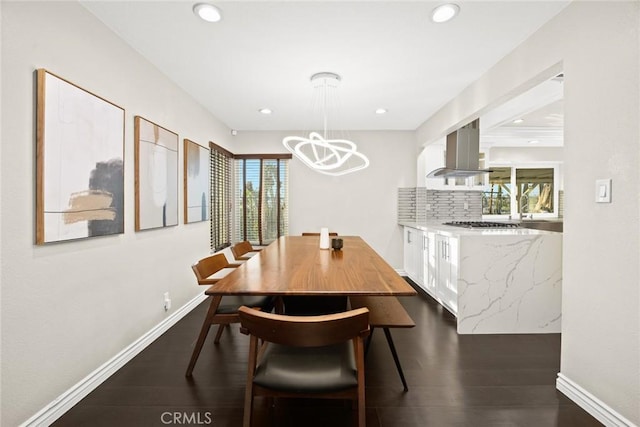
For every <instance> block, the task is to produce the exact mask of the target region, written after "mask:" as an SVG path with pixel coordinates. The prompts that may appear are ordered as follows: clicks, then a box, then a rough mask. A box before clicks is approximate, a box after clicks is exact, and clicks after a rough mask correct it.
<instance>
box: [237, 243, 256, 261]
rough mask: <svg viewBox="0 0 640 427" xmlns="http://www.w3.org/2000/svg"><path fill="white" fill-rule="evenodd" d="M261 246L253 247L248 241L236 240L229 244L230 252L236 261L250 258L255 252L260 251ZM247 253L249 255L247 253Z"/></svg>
mask: <svg viewBox="0 0 640 427" xmlns="http://www.w3.org/2000/svg"><path fill="white" fill-rule="evenodd" d="M261 250H262V248H254V247H253V246H252V245H251V243H249V241H247V240H245V241H244V242H238V243H236V244H235V245H233V246H231V253H232V254H233V257H234V258H235V259H236V261H246V260H248V259H251V257H252V256H253V255H255V253H256V252H260V251H261ZM247 254H249V255H247Z"/></svg>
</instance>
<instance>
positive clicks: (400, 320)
mask: <svg viewBox="0 0 640 427" xmlns="http://www.w3.org/2000/svg"><path fill="white" fill-rule="evenodd" d="M349 303H350V304H351V308H352V309H355V308H361V307H366V308H368V309H369V327H370V329H371V334H370V335H369V337H368V338H367V343H366V346H365V355H366V354H367V352H368V351H369V345H370V344H371V339H372V338H373V331H374V330H375V328H382V329H383V330H384V335H385V337H386V338H387V344H389V349H390V350H391V355H392V356H393V360H394V362H395V363H396V369H397V370H398V374H399V375H400V380H401V381H402V385H403V386H404V391H409V387H407V381H406V380H405V378H404V373H403V372H402V366H401V365H400V360H399V359H398V353H397V352H396V347H395V345H394V344H393V339H392V338H391V332H390V331H389V328H413V327H414V326H416V324H415V322H414V321H413V319H411V317H410V316H409V314H408V313H407V311H406V310H405V309H404V307H403V306H402V304H400V301H398V298H396V297H392V296H355V297H353V296H352V297H349Z"/></svg>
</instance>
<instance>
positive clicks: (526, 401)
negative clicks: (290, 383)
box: [54, 295, 601, 427]
mask: <svg viewBox="0 0 640 427" xmlns="http://www.w3.org/2000/svg"><path fill="white" fill-rule="evenodd" d="M400 300H401V302H402V303H403V305H404V306H405V308H406V309H407V311H408V312H409V314H410V315H411V316H412V317H413V319H414V320H415V322H416V324H417V326H416V327H415V328H413V329H395V330H392V335H393V338H394V341H395V344H396V348H397V350H398V353H399V357H400V360H401V362H402V366H403V368H404V373H405V376H406V377H407V382H408V384H409V391H408V392H407V393H405V392H403V389H402V384H401V382H400V378H399V377H398V374H397V372H396V370H395V366H394V364H393V359H392V357H391V353H390V351H389V348H388V347H387V343H386V342H385V339H384V334H383V333H382V331H376V333H375V336H374V338H373V342H372V345H371V348H370V351H369V354H368V356H367V372H366V407H367V411H366V412H367V426H371V427H401V426H402V427H411V426H416V427H418V426H420V427H424V426H437V427H447V426H473V427H481V426H491V427H494V426H531V427H539V426H567V427H568V426H576V427H578V426H579V427H588V426H600V425H601V424H600V423H599V422H597V421H596V420H595V419H594V418H592V417H591V416H590V415H589V414H587V413H586V412H585V411H584V410H582V409H581V408H580V407H578V406H577V405H575V404H574V403H573V402H572V401H570V400H569V399H568V398H566V397H565V396H564V395H563V394H561V393H560V392H558V391H557V390H556V388H555V379H556V374H557V373H558V371H559V369H560V335H556V334H553V335H549V334H545V335H473V336H471V335H458V334H457V333H456V331H455V322H456V321H455V318H454V317H453V316H452V315H450V314H449V313H448V312H447V311H446V310H444V309H443V308H442V307H441V306H440V305H438V304H437V303H436V302H434V301H433V300H432V299H430V298H429V297H427V296H422V295H418V296H416V297H402V298H400ZM207 306H208V301H206V302H204V303H203V304H201V305H200V306H199V307H198V308H197V309H195V310H194V311H192V312H191V313H190V314H189V315H187V316H186V317H185V318H184V319H182V320H181V321H180V322H179V323H178V324H176V325H175V326H174V327H173V328H171V329H170V330H169V331H168V332H167V333H165V334H164V335H163V336H162V337H160V338H159V339H158V340H156V342H154V343H153V344H152V345H150V346H149V347H148V348H147V349H145V350H144V351H143V352H142V353H140V354H139V355H138V356H137V357H135V358H134V359H133V360H132V361H131V362H129V363H128V364H127V365H126V366H124V367H123V368H122V369H120V371H118V372H117V373H116V374H114V375H113V376H112V377H111V378H109V379H108V380H107V381H106V382H104V383H103V384H102V385H101V386H100V387H98V388H97V389H96V390H95V391H93V392H92V393H91V394H89V395H88V396H87V397H86V398H85V399H83V400H82V401H81V402H80V403H79V404H77V405H76V406H75V407H73V408H72V409H71V410H70V411H68V412H67V413H66V414H65V415H63V416H62V417H61V418H60V419H59V420H58V421H57V422H56V423H55V424H54V425H55V426H60V427H62V426H95V427H98V426H136V427H139V426H166V425H211V426H215V427H223V426H228V427H238V426H241V425H242V410H243V398H244V383H245V380H246V363H247V350H248V338H247V337H246V336H244V335H242V334H240V332H239V331H238V325H233V326H232V329H231V331H232V333H227V332H226V331H225V334H224V335H223V337H222V339H221V342H220V344H219V345H214V343H213V336H212V335H213V334H210V336H209V337H208V340H207V342H206V343H205V346H204V349H203V351H202V354H201V355H200V359H199V360H198V364H197V365H196V368H195V370H194V373H193V378H191V379H188V378H185V376H184V371H185V369H186V367H187V364H188V361H189V357H190V355H191V351H192V349H193V346H194V343H195V340H196V338H197V335H198V332H199V329H200V326H201V322H202V319H203V318H204V315H205V312H206V308H207ZM212 331H213V330H212ZM256 409H257V410H256V413H257V417H256V423H255V425H256V426H260V427H263V426H265V427H266V426H277V427H283V426H296V427H298V426H305V427H314V426H318V427H326V426H332V427H340V426H351V425H352V419H351V417H352V411H351V409H350V408H349V406H348V405H347V404H345V403H343V402H340V401H317V400H298V399H295V400H288V401H287V400H282V399H281V400H277V401H276V405H275V408H273V409H272V410H269V408H268V405H267V404H266V402H264V401H262V400H257V401H256Z"/></svg>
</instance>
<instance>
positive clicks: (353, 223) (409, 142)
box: [234, 131, 417, 269]
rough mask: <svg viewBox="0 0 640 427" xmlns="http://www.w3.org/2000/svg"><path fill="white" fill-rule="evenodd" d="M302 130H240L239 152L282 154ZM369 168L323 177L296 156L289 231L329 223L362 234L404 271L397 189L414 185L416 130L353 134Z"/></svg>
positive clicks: (315, 228) (344, 231)
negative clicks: (286, 141)
mask: <svg viewBox="0 0 640 427" xmlns="http://www.w3.org/2000/svg"><path fill="white" fill-rule="evenodd" d="M292 134H293V135H298V134H300V133H299V132H293V133H292V132H239V133H238V135H237V136H235V137H234V139H235V140H234V146H235V147H237V148H236V152H237V153H238V154H242V153H284V152H286V150H285V148H284V146H283V145H282V138H283V137H285V136H287V135H292ZM349 138H350V139H352V140H353V141H354V142H355V143H356V144H357V145H358V151H360V152H362V153H364V154H365V155H366V156H367V157H368V158H369V161H370V166H369V167H368V168H367V169H364V170H362V171H359V172H356V173H352V174H347V175H344V176H339V177H332V176H327V175H323V174H320V173H317V172H314V171H313V170H311V169H309V168H308V167H307V166H305V165H304V164H303V163H302V162H301V161H300V160H298V159H296V158H295V157H294V158H293V159H292V160H291V163H290V181H289V185H290V193H289V204H290V205H289V209H290V210H289V233H290V234H291V235H296V234H300V233H302V232H303V231H320V227H329V228H330V229H331V230H330V231H336V232H338V233H339V234H342V235H359V236H362V237H363V238H364V239H365V241H366V242H367V243H368V244H369V245H370V246H371V247H372V248H373V249H375V250H376V252H378V253H379V254H380V255H381V256H382V257H383V258H384V259H385V260H386V261H387V262H388V263H389V264H391V266H392V267H394V268H396V269H401V268H402V264H403V260H402V251H403V248H402V229H401V228H400V227H399V226H398V225H397V219H396V216H397V212H396V206H397V198H398V187H412V186H415V184H414V183H415V176H416V156H417V155H416V152H415V136H414V133H413V132H399V131H388V132H382V131H380V132H364V131H361V132H357V131H352V132H349Z"/></svg>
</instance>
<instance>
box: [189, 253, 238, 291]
mask: <svg viewBox="0 0 640 427" xmlns="http://www.w3.org/2000/svg"><path fill="white" fill-rule="evenodd" d="M227 267H230V264H229V261H227V257H225V256H224V254H214V255H210V256H208V257H206V258H202V259H201V260H199V261H198V262H196V263H195V264H193V265H192V266H191V268H192V269H193V272H194V273H195V275H196V278H197V279H198V283H199V284H207V285H208V284H210V283H203V282H204V281H205V280H206V279H207V277H209V276H211V275H212V274H214V273H216V272H218V271H220V270H222V269H223V268H227Z"/></svg>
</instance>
